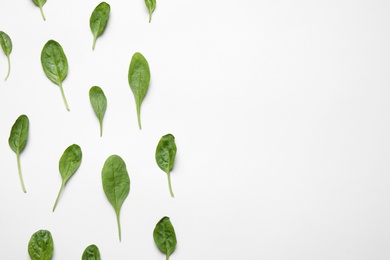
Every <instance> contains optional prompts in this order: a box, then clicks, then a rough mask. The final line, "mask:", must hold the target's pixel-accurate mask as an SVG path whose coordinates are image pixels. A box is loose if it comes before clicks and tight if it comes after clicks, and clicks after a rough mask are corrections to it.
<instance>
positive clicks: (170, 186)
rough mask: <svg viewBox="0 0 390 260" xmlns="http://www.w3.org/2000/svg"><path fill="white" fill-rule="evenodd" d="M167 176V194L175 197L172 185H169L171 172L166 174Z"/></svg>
mask: <svg viewBox="0 0 390 260" xmlns="http://www.w3.org/2000/svg"><path fill="white" fill-rule="evenodd" d="M167 175H168V185H169V193H171V196H172V197H175V196H174V195H173V191H172V185H171V172H168V173H167Z"/></svg>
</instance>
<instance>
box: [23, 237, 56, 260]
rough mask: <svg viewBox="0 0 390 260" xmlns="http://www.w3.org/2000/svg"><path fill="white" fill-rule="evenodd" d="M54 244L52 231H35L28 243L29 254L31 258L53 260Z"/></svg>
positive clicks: (32, 259)
mask: <svg viewBox="0 0 390 260" xmlns="http://www.w3.org/2000/svg"><path fill="white" fill-rule="evenodd" d="M53 252H54V244H53V238H52V236H51V233H50V232H49V231H47V230H39V231H37V232H35V233H34V234H33V235H32V236H31V238H30V242H29V243H28V254H29V255H30V258H31V260H51V259H52V257H53Z"/></svg>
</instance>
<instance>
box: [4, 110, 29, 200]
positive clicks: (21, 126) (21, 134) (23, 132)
mask: <svg viewBox="0 0 390 260" xmlns="http://www.w3.org/2000/svg"><path fill="white" fill-rule="evenodd" d="M29 124H30V121H29V120H28V117H27V116H26V115H21V116H19V117H18V119H16V121H15V123H14V125H13V126H12V129H11V133H10V135H9V138H8V144H9V146H10V147H11V149H12V151H14V152H15V153H16V160H17V163H18V171H19V179H20V184H21V185H22V189H23V192H25V193H26V188H25V186H24V181H23V176H22V168H21V166H20V153H21V152H22V151H23V150H24V147H26V144H27V140H28V130H29Z"/></svg>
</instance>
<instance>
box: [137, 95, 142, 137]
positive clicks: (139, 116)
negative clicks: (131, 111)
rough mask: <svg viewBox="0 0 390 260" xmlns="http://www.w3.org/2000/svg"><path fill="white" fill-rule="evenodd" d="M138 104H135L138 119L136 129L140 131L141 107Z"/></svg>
mask: <svg viewBox="0 0 390 260" xmlns="http://www.w3.org/2000/svg"><path fill="white" fill-rule="evenodd" d="M139 103H140V102H138V103H137V118H138V128H139V130H141V129H142V125H141V105H140V104H139Z"/></svg>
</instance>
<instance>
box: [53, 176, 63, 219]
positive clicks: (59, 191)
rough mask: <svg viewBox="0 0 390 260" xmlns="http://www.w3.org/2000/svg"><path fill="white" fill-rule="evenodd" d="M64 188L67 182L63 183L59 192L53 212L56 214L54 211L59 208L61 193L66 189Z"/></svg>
mask: <svg viewBox="0 0 390 260" xmlns="http://www.w3.org/2000/svg"><path fill="white" fill-rule="evenodd" d="M64 186H65V182H62V183H61V188H60V191H59V192H58V195H57V198H56V202H55V203H54V207H53V212H54V210H55V209H56V207H57V203H58V199H59V198H60V195H61V193H62V190H63V189H64Z"/></svg>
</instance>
